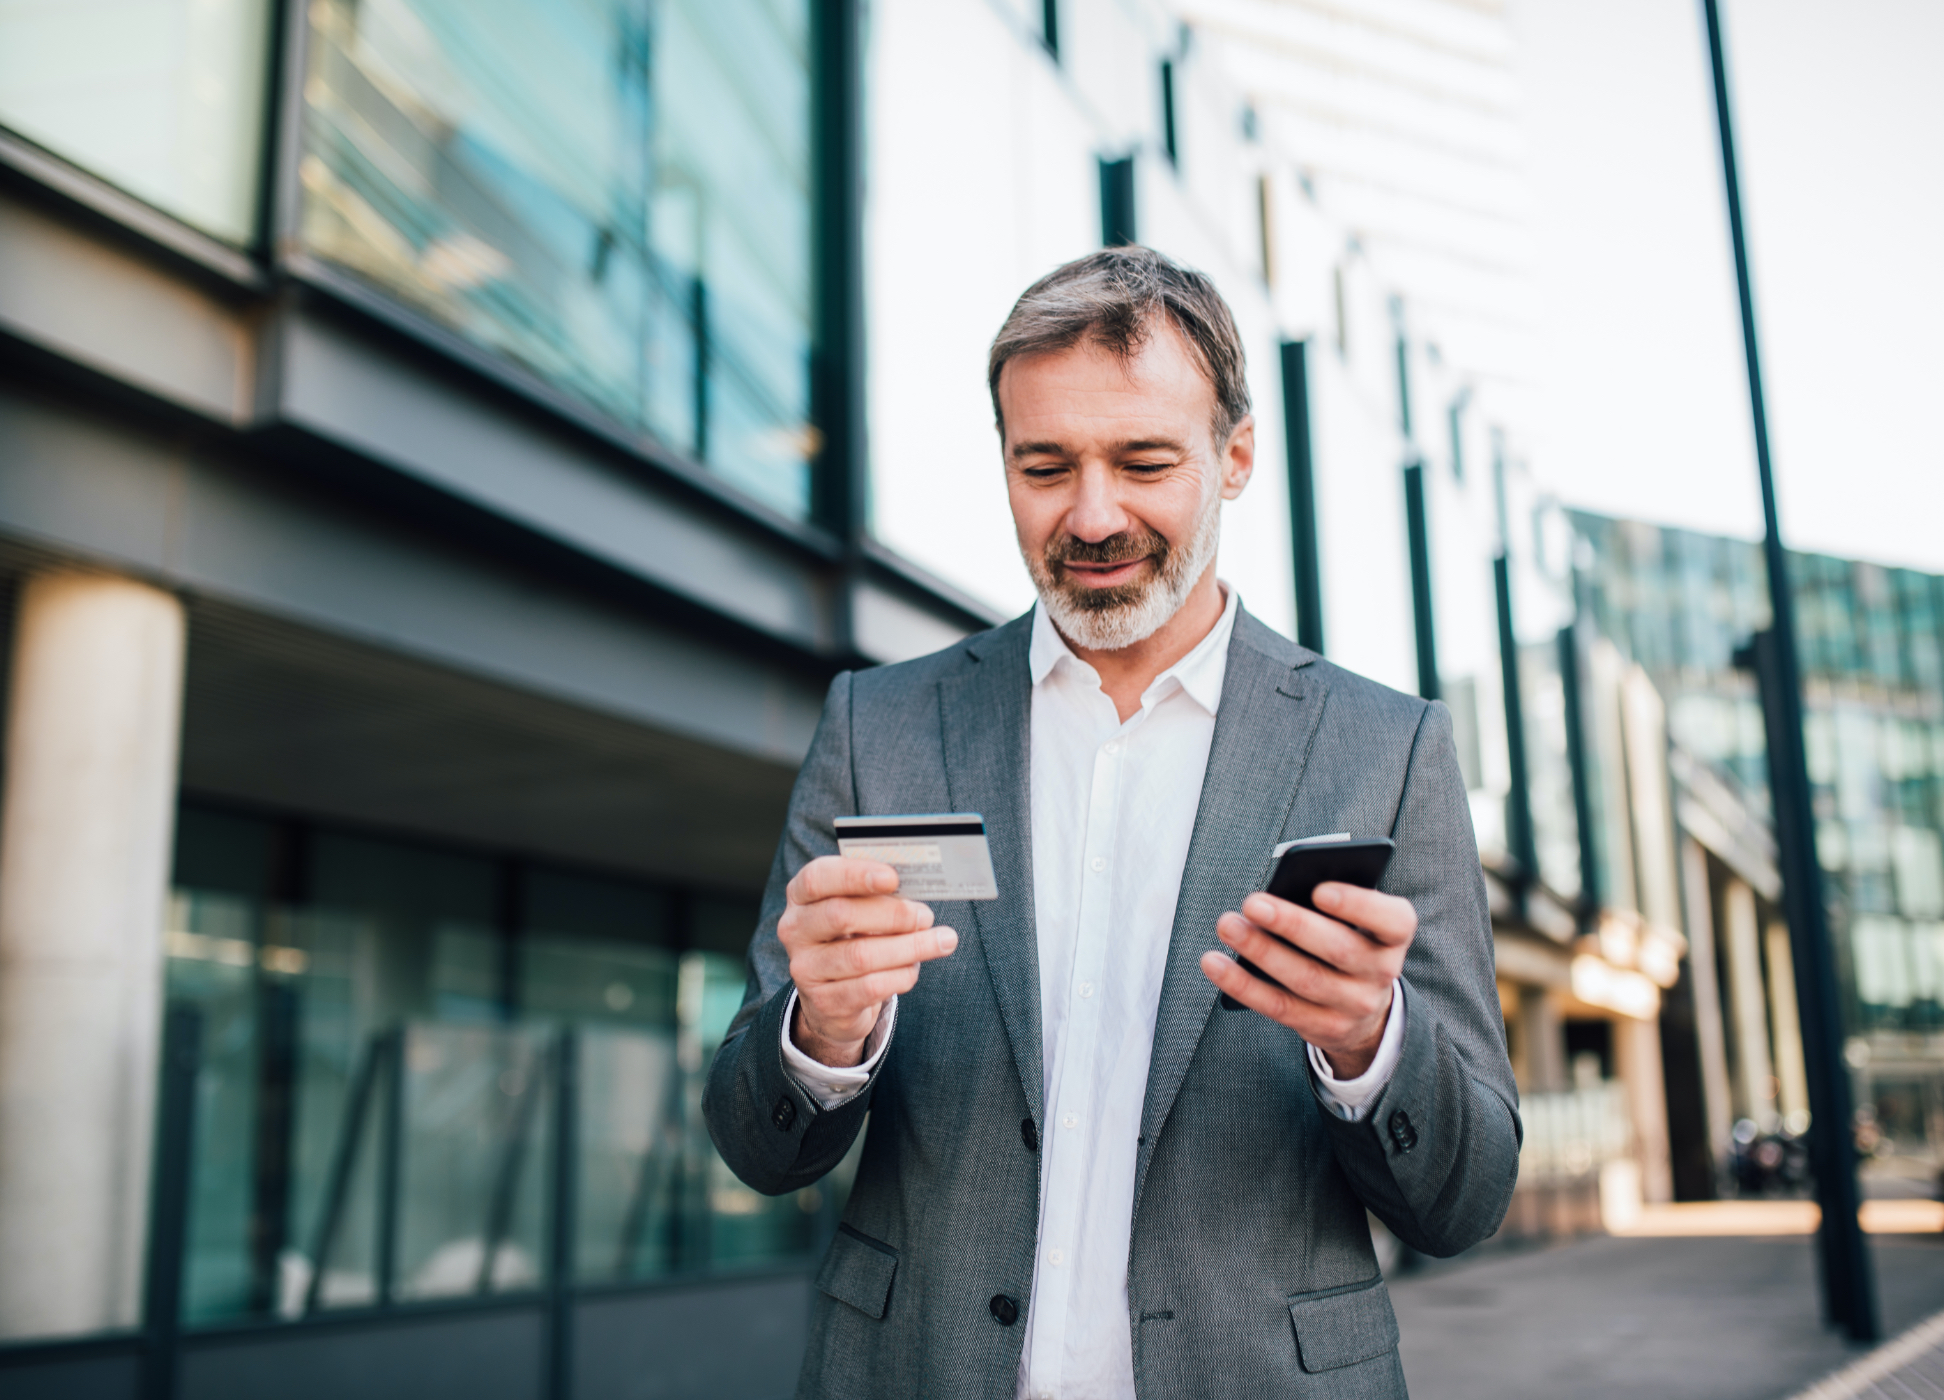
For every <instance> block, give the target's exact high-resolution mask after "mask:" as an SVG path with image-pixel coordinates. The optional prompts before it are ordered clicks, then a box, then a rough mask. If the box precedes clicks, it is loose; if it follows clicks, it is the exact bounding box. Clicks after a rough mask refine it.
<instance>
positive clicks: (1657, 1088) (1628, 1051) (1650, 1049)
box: [1613, 1016, 1674, 1202]
mask: <svg viewBox="0 0 1944 1400" xmlns="http://www.w3.org/2000/svg"><path fill="white" fill-rule="evenodd" d="M1613 1063H1614V1068H1615V1069H1616V1070H1617V1071H1618V1072H1619V1076H1620V1083H1621V1085H1622V1086H1623V1087H1624V1089H1625V1091H1626V1095H1627V1116H1628V1118H1630V1119H1631V1120H1632V1121H1633V1131H1634V1149H1635V1151H1636V1152H1637V1153H1638V1154H1639V1157H1640V1194H1641V1196H1642V1197H1643V1198H1644V1199H1645V1200H1647V1201H1649V1202H1659V1201H1671V1200H1673V1199H1674V1164H1673V1152H1672V1150H1671V1148H1670V1147H1669V1145H1668V1136H1667V1081H1666V1080H1665V1078H1664V1077H1663V1076H1662V1071H1661V1046H1660V1022H1658V1021H1636V1020H1634V1019H1633V1018H1632V1017H1631V1016H1621V1017H1619V1018H1617V1019H1616V1020H1615V1021H1614V1023H1613Z"/></svg>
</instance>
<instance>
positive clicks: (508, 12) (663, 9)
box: [300, 0, 818, 517]
mask: <svg viewBox="0 0 1944 1400" xmlns="http://www.w3.org/2000/svg"><path fill="white" fill-rule="evenodd" d="M808 10H809V5H808V0H558V3H543V2H542V0H493V3H490V4H479V3H476V0H318V2H317V3H314V4H312V5H311V6H310V7H309V15H310V24H311V35H310V72H309V76H308V80H307V82H306V84H305V89H304V94H305V99H306V107H307V112H308V119H307V121H306V125H305V155H304V158H303V163H302V166H301V170H300V177H301V180H302V184H303V189H304V213H303V226H302V236H303V240H304V243H305V245H306V247H308V248H309V249H310V250H311V251H312V252H314V253H317V254H319V255H321V256H323V257H325V258H328V259H330V260H332V261H333V262H336V263H338V264H341V265H342V266H344V267H347V268H350V269H352V270H353V271H355V272H357V273H358V274H360V275H361V276H363V277H365V278H367V279H369V280H370V281H372V282H375V283H377V284H378V285H379V286H381V287H383V288H385V289H387V290H388V291H390V292H391V293H392V294H394V295H396V296H398V297H400V298H402V299H403V300H405V301H408V302H410V303H411V304H412V305H414V306H416V307H417V308H419V309H420V310H422V311H425V312H427V313H429V314H430V315H432V316H434V317H436V318H437V319H439V320H440V321H442V322H444V323H445V324H447V325H448V326H451V327H452V328H454V329H455V330H458V331H459V332H461V333H462V334H464V335H466V336H468V337H470V338H471V339H473V340H475V341H477V342H478V343H480V344H482V345H484V346H487V347H490V348H491V349H493V350H495V351H497V352H498V353H500V354H503V355H505V356H506V357H508V358H509V359H511V360H514V361H517V362H518V363H520V364H521V365H524V366H525V367H526V368H527V369H529V370H531V371H533V372H534V373H536V374H539V375H540V376H542V377H543V378H545V379H547V380H549V381H550V382H552V383H554V384H556V385H558V386H559V387H561V388H563V389H566V390H567V391H569V392H571V393H573V394H574V395H576V396H578V397H580V398H581V399H583V400H585V401H587V402H588V403H590V404H593V405H594V406H596V407H597V408H599V409H600V410H601V411H603V412H604V413H606V414H608V415H610V416H611V417H613V418H615V419H617V420H619V421H620V422H622V423H624V424H627V425H629V426H638V427H643V428H646V429H648V430H649V431H651V432H653V433H654V434H655V435H656V436H658V437H659V438H661V439H662V440H663V441H664V442H666V443H668V444H669V445H671V446H672V447H674V448H676V449H677V450H679V451H681V452H684V453H687V454H689V455H690V456H692V457H693V458H694V459H696V460H698V461H700V462H702V463H704V464H706V465H707V466H708V467H709V468H710V469H711V470H712V471H714V472H715V473H717V474H719V475H720V476H722V477H723V478H725V479H726V480H729V481H731V482H733V483H735V484H736V485H737V486H739V487H741V488H742V489H744V490H746V491H748V492H749V493H750V494H751V495H753V496H756V497H757V498H759V499H761V500H762V501H764V502H766V503H768V504H769V505H771V506H773V507H775V508H776V509H778V510H781V511H783V512H785V513H787V514H790V515H793V516H797V517H803V516H805V515H807V514H808V513H809V508H810V470H809V460H810V458H812V457H813V456H814V455H815V454H816V451H817V449H818V439H817V435H816V433H815V431H814V429H813V428H812V427H811V426H810V422H809V416H810V388H809V364H810V340H811V325H810V318H811V286H810V141H809V129H810V75H809V28H808V26H809V20H808Z"/></svg>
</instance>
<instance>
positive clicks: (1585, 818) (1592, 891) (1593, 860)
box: [1559, 571, 1600, 933]
mask: <svg viewBox="0 0 1944 1400" xmlns="http://www.w3.org/2000/svg"><path fill="white" fill-rule="evenodd" d="M1574 584H1575V587H1574V592H1575V594H1576V595H1577V593H1578V591H1579V590H1578V574H1577V571H1576V572H1575V575H1574ZM1580 635H1581V633H1580V625H1579V619H1578V617H1575V618H1574V620H1573V621H1572V622H1570V623H1568V624H1567V625H1566V626H1564V627H1562V628H1560V629H1559V681H1560V690H1561V692H1562V694H1563V698H1564V700H1565V706H1566V767H1567V770H1568V771H1569V772H1570V773H1571V774H1572V777H1573V824H1574V826H1575V827H1577V828H1578V834H1579V863H1580V888H1579V921H1580V931H1581V932H1583V933H1590V932H1591V931H1592V924H1593V922H1594V919H1595V916H1596V915H1597V913H1598V911H1599V907H1600V871H1599V856H1598V848H1597V846H1596V845H1595V843H1594V840H1593V784H1592V768H1591V765H1590V764H1589V763H1588V762H1587V753H1586V671H1585V661H1584V659H1583V658H1582V656H1581V655H1580V650H1581V648H1580Z"/></svg>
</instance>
